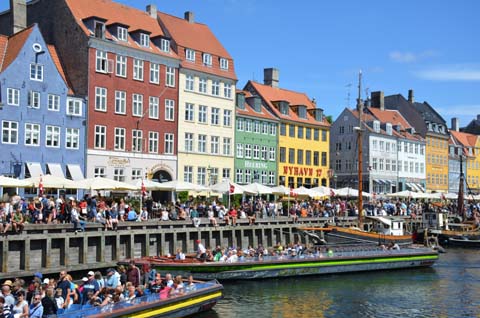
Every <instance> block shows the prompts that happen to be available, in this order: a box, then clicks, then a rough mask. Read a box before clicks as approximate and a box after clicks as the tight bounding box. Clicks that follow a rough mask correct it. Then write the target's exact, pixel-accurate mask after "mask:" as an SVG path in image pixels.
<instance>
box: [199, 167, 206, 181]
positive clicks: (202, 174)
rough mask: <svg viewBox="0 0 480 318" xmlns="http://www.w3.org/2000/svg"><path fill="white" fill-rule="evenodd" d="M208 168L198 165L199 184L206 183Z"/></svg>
mask: <svg viewBox="0 0 480 318" xmlns="http://www.w3.org/2000/svg"><path fill="white" fill-rule="evenodd" d="M206 176H207V168H205V167H197V184H200V185H206V180H207V178H206Z"/></svg>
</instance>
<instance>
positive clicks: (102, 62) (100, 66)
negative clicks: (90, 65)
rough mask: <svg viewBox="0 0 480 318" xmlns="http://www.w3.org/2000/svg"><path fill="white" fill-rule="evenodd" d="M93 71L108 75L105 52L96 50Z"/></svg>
mask: <svg viewBox="0 0 480 318" xmlns="http://www.w3.org/2000/svg"><path fill="white" fill-rule="evenodd" d="M95 71H96V72H98V73H105V74H106V73H108V54H107V52H105V51H102V50H97V51H96V59H95Z"/></svg>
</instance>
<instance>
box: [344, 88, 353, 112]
mask: <svg viewBox="0 0 480 318" xmlns="http://www.w3.org/2000/svg"><path fill="white" fill-rule="evenodd" d="M345 87H348V91H347V98H345V100H346V101H347V107H348V108H350V90H351V87H352V83H349V84H347V85H345Z"/></svg>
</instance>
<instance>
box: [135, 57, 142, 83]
mask: <svg viewBox="0 0 480 318" xmlns="http://www.w3.org/2000/svg"><path fill="white" fill-rule="evenodd" d="M133 79H134V80H137V81H143V61H142V60H137V59H133Z"/></svg>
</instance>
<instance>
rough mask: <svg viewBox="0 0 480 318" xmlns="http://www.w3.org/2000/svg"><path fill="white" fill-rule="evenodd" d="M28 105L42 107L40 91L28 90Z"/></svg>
mask: <svg viewBox="0 0 480 318" xmlns="http://www.w3.org/2000/svg"><path fill="white" fill-rule="evenodd" d="M28 106H29V107H32V108H40V92H35V91H29V92H28Z"/></svg>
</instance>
